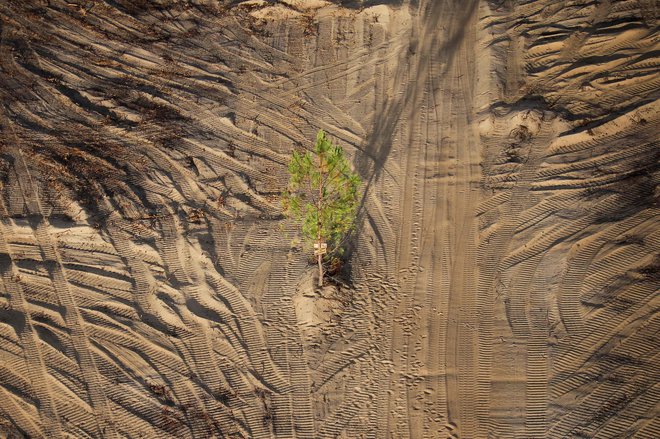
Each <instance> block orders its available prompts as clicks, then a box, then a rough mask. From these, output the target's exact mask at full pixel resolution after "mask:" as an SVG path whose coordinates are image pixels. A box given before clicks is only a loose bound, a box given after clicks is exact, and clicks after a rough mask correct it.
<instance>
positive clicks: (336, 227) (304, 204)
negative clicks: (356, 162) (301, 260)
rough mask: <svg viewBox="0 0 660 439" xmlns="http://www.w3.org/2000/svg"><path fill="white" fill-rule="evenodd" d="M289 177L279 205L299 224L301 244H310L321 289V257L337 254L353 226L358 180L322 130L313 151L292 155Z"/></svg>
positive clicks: (317, 136)
mask: <svg viewBox="0 0 660 439" xmlns="http://www.w3.org/2000/svg"><path fill="white" fill-rule="evenodd" d="M289 174H290V176H291V178H290V180H289V185H288V187H287V189H286V190H285V191H284V192H283V194H282V204H283V206H284V209H285V213H286V215H287V216H289V217H290V218H294V219H296V220H298V221H300V222H301V224H302V235H303V239H304V241H305V243H306V244H307V245H308V246H310V247H311V245H310V244H313V247H314V254H315V256H316V257H317V262H318V266H319V281H318V285H319V287H322V286H323V256H324V255H327V256H338V255H341V253H342V251H343V249H342V245H343V244H344V242H343V241H344V238H345V237H346V235H347V234H348V232H349V231H351V229H352V228H353V226H354V223H355V215H356V212H357V205H358V198H359V196H358V195H359V194H358V188H359V186H360V183H361V181H360V177H359V176H358V175H357V174H356V173H354V172H353V171H351V168H350V166H349V164H348V161H347V160H346V157H344V150H343V149H342V148H341V147H340V146H337V145H333V144H332V143H331V142H330V140H328V138H327V136H326V135H325V132H323V130H320V131H319V132H318V134H317V135H316V144H315V145H314V152H311V151H307V152H305V153H304V154H301V153H299V152H294V153H293V156H292V157H291V162H290V163H289Z"/></svg>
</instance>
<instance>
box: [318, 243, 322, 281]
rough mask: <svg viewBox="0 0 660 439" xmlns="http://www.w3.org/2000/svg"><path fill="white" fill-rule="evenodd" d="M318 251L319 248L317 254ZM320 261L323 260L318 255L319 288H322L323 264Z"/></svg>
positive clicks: (320, 255)
mask: <svg viewBox="0 0 660 439" xmlns="http://www.w3.org/2000/svg"><path fill="white" fill-rule="evenodd" d="M320 246H321V245H320V244H319V247H320ZM320 250H321V249H320V248H319V252H320ZM322 260H323V255H322V254H319V255H318V261H319V288H321V287H323V262H322Z"/></svg>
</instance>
